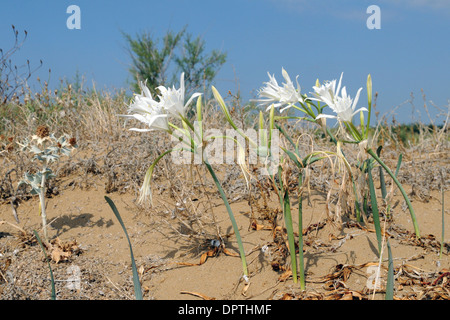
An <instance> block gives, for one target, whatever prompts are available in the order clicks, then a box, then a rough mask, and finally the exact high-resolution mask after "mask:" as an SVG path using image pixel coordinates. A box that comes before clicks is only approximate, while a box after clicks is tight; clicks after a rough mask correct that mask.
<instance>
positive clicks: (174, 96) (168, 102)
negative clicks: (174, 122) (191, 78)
mask: <svg viewBox="0 0 450 320" xmlns="http://www.w3.org/2000/svg"><path fill="white" fill-rule="evenodd" d="M157 89H159V91H160V93H161V95H160V96H159V101H160V103H161V105H162V106H163V108H164V109H165V110H166V111H167V112H168V113H170V114H171V115H172V116H174V117H175V118H178V119H181V116H182V117H184V116H185V110H186V108H187V107H188V106H189V104H190V103H191V102H192V100H193V99H195V98H196V97H198V96H200V95H201V93H198V92H196V93H194V94H193V95H192V96H191V97H190V98H189V100H188V101H187V102H186V103H184V93H185V92H184V91H185V88H184V72H183V73H181V77H180V88H179V89H178V90H177V89H175V86H174V87H172V88H166V87H164V86H159V87H158V88H157Z"/></svg>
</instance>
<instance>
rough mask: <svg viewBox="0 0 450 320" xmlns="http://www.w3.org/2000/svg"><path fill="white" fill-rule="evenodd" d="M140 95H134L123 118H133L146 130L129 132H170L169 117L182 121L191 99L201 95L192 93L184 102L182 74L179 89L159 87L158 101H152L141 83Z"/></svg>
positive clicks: (145, 87) (136, 129) (148, 92)
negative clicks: (142, 124)
mask: <svg viewBox="0 0 450 320" xmlns="http://www.w3.org/2000/svg"><path fill="white" fill-rule="evenodd" d="M139 86H140V87H141V90H142V92H141V94H135V97H134V101H133V102H132V103H131V105H130V106H129V108H128V113H129V115H123V117H128V118H134V119H136V120H138V121H140V122H143V123H145V124H146V125H147V127H148V128H146V129H139V128H131V129H130V130H133V131H139V132H146V131H152V130H163V131H168V132H169V131H170V130H171V129H170V122H169V116H172V117H174V118H175V119H182V118H183V117H184V116H185V111H186V109H187V107H188V106H189V105H190V103H191V102H192V100H193V99H195V98H196V97H198V96H200V95H201V93H194V94H193V95H192V96H191V97H190V98H189V100H188V101H187V102H186V103H185V102H184V100H185V99H184V91H185V88H184V73H182V74H181V78H180V88H179V89H175V87H172V88H166V87H164V86H159V87H158V88H157V89H158V90H159V92H160V95H159V96H158V98H159V100H158V101H157V100H154V99H153V97H152V95H151V93H150V90H149V89H148V88H147V86H146V84H145V83H143V82H140V83H139Z"/></svg>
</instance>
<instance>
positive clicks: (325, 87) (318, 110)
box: [257, 69, 420, 238]
mask: <svg viewBox="0 0 450 320" xmlns="http://www.w3.org/2000/svg"><path fill="white" fill-rule="evenodd" d="M282 74H283V77H284V78H285V80H286V83H284V84H283V86H279V85H278V83H277V82H276V79H275V77H274V76H270V74H269V77H270V81H269V82H267V83H266V86H265V87H263V88H262V89H261V90H260V92H259V95H260V96H261V97H265V98H266V99H260V100H257V101H259V102H260V103H261V104H262V105H264V104H267V103H276V106H277V107H283V108H281V109H280V112H283V111H285V110H287V109H290V108H295V109H296V110H298V111H300V112H301V113H302V114H303V115H304V116H301V117H299V116H281V117H276V119H296V120H306V121H310V122H313V123H316V124H317V125H319V126H320V127H322V129H323V130H324V131H325V132H326V133H327V134H328V135H329V136H330V138H331V139H332V141H333V142H334V143H335V144H336V146H337V147H338V153H340V154H342V155H343V156H344V157H345V155H344V153H343V151H342V149H341V148H342V146H343V145H345V144H357V145H359V147H360V150H361V151H363V152H364V153H366V154H367V155H369V156H370V157H371V158H372V159H373V160H375V161H376V162H377V163H378V164H379V165H380V166H381V167H382V168H383V169H384V170H385V171H386V172H387V173H388V174H389V176H390V177H391V178H392V180H393V181H394V183H395V184H396V185H397V187H398V188H399V190H400V192H401V193H402V195H403V198H404V199H405V202H406V204H407V206H408V209H409V212H410V215H411V218H412V222H413V226H414V231H415V234H416V236H417V237H418V238H419V237H420V232H419V226H418V224H417V219H416V216H415V213H414V209H413V207H412V204H411V201H410V200H409V198H408V196H407V194H406V192H405V190H404V188H403V187H402V185H401V183H400V182H399V181H398V179H397V177H396V175H395V174H394V173H393V172H392V171H391V170H390V169H389V167H388V166H387V165H386V164H385V163H384V162H383V161H382V159H381V158H380V157H379V155H377V154H376V152H374V151H373V149H372V148H373V146H372V144H373V142H372V141H371V139H370V137H369V128H370V120H371V113H372V78H371V76H370V75H369V76H368V77H367V97H368V100H367V101H368V107H367V108H365V107H362V108H359V109H356V106H357V104H358V101H359V97H360V93H361V90H362V88H360V89H359V90H358V91H357V93H356V96H355V98H353V99H352V98H351V97H350V95H349V94H348V93H347V90H346V87H345V86H343V87H342V76H343V74H341V77H340V79H339V82H337V83H336V80H332V81H326V82H324V83H323V84H320V82H319V81H316V84H315V86H313V90H314V92H313V93H312V94H311V95H310V96H308V95H307V94H302V93H301V87H300V85H299V84H298V81H297V88H295V87H294V85H293V83H292V81H291V79H290V77H289V75H288V73H287V72H286V71H285V70H284V69H282ZM297 78H298V77H297ZM341 87H342V88H341ZM326 106H328V107H329V108H330V109H331V110H332V111H333V113H334V114H325V113H323V111H324V108H325V107H326ZM355 109H356V110H355ZM364 112H367V113H368V115H367V120H365V116H364ZM358 113H359V120H360V124H359V126H358V125H355V123H354V120H353V118H354V116H355V115H357V114H358ZM327 118H333V119H336V120H337V123H338V125H339V130H338V135H339V136H337V137H336V136H335V135H333V134H332V133H331V131H330V130H329V128H328V127H327V125H326V119H327ZM350 175H351V172H350ZM354 188H355V187H354ZM355 196H356V190H355Z"/></svg>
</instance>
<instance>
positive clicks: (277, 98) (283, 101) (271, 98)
mask: <svg viewBox="0 0 450 320" xmlns="http://www.w3.org/2000/svg"><path fill="white" fill-rule="evenodd" d="M281 72H282V74H283V78H284V79H285V80H286V82H285V83H283V86H282V87H281V86H279V85H278V82H277V80H276V79H275V76H271V75H270V73H267V74H268V75H269V79H270V80H269V82H265V85H266V86H265V87H264V88H262V89H261V90H260V91H259V96H260V97H263V98H267V99H258V100H254V101H257V102H261V103H260V105H269V106H268V108H267V110H266V111H268V110H269V109H270V106H271V105H272V104H273V105H274V107H275V108H277V107H281V106H284V105H287V106H286V107H285V108H283V109H281V110H280V111H281V112H283V111H284V110H285V109H288V108H290V107H291V106H292V105H293V104H295V103H297V102H300V103H304V100H303V97H302V95H301V93H300V92H301V88H300V85H299V83H298V80H297V79H298V76H297V77H296V82H297V89H296V88H295V87H294V84H293V82H292V81H291V78H290V77H289V74H288V73H287V72H286V70H284V68H282V69H281Z"/></svg>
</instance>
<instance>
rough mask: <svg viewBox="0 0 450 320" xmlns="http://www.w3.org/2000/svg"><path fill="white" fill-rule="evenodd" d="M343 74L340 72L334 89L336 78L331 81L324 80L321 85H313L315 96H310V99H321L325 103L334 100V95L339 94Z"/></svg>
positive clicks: (330, 102) (328, 103) (331, 102)
mask: <svg viewBox="0 0 450 320" xmlns="http://www.w3.org/2000/svg"><path fill="white" fill-rule="evenodd" d="M343 75H344V73H343V72H342V73H341V77H340V78H339V83H338V86H337V89H336V79H334V80H332V81H326V82H325V83H324V84H323V85H319V86H314V87H313V89H314V91H315V93H313V94H314V96H315V97H316V98H311V100H316V101H317V100H318V101H323V102H325V103H326V104H327V105H330V104H333V103H334V101H335V97H336V96H337V95H339V90H340V89H341V82H342V76H343Z"/></svg>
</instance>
